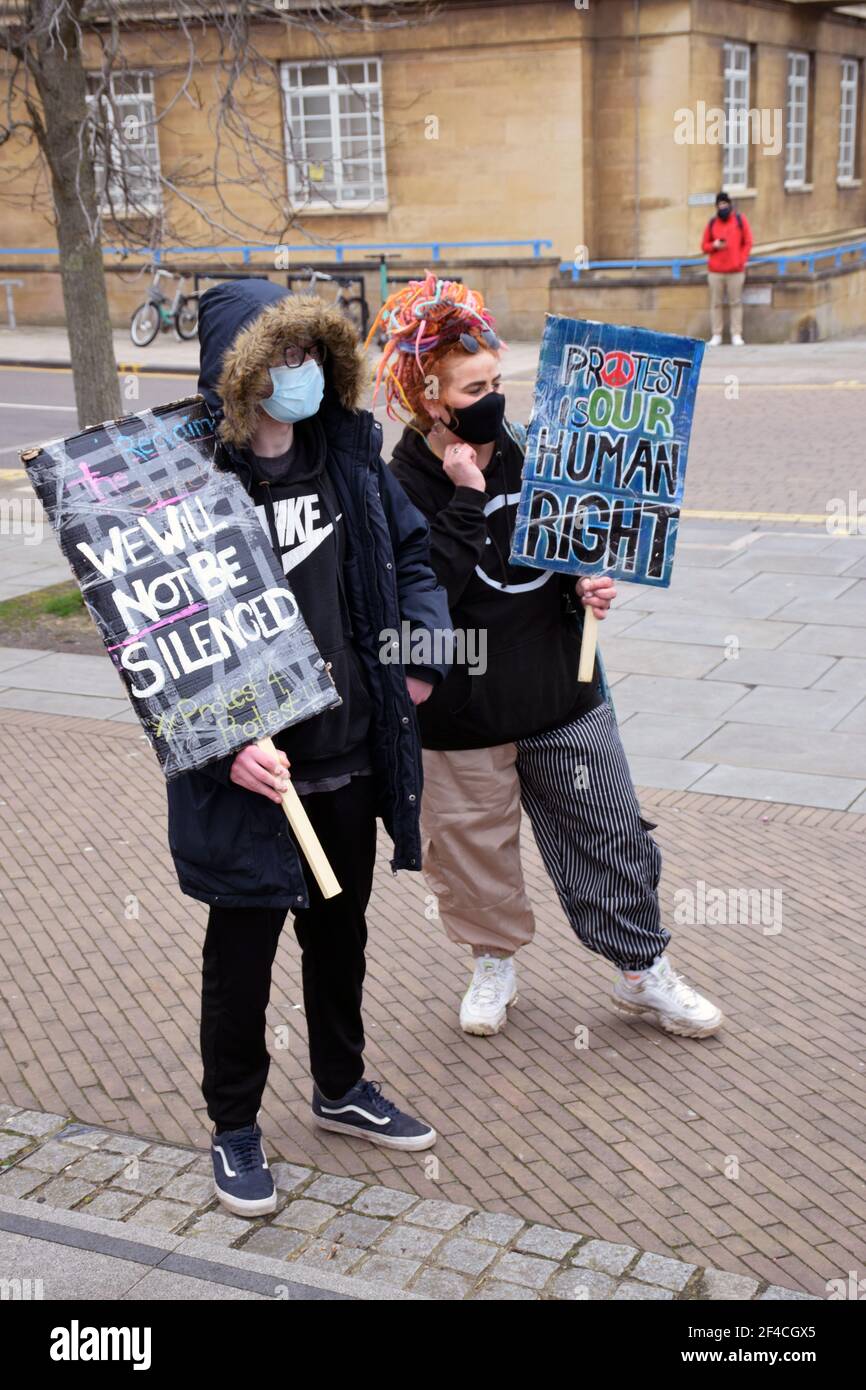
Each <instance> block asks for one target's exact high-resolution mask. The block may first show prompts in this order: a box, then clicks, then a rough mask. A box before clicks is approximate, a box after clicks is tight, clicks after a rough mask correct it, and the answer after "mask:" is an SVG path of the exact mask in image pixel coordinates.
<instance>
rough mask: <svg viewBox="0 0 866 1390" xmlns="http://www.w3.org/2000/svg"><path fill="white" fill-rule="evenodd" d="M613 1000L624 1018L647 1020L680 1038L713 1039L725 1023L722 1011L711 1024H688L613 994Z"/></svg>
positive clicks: (718, 1012)
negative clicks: (714, 1034)
mask: <svg viewBox="0 0 866 1390" xmlns="http://www.w3.org/2000/svg"><path fill="white" fill-rule="evenodd" d="M611 1000H612V1003H613V1006H614V1008H615V1009H616V1011H617V1013H620V1014H622V1016H623V1018H643V1019H646V1021H647V1022H648V1023H654V1024H655V1025H656V1026H657V1027H658V1028H661V1029H662V1031H663V1032H665V1033H673V1034H674V1035H675V1036H676V1037H678V1038H709V1037H712V1035H713V1033H717V1032H718V1031H719V1029H720V1028H721V1026H722V1024H723V1023H724V1021H725V1018H724V1015H723V1014H722V1012H721V1010H718V1011H717V1016H716V1017H715V1018H713V1019H711V1020H710V1022H709V1023H688V1022H687V1021H686V1020H685V1019H679V1018H671V1016H670V1015H669V1014H666V1013H663V1012H662V1010H661V1009H653V1008H649V1007H647V1005H646V1004H631V1003H629V1001H628V1000H627V999H621V998H620V996H619V995H618V994H612V995H611Z"/></svg>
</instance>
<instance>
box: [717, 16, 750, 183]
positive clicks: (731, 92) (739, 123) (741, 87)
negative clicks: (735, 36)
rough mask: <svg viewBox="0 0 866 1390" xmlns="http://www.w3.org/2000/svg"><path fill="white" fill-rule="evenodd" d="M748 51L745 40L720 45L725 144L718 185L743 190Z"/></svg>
mask: <svg viewBox="0 0 866 1390" xmlns="http://www.w3.org/2000/svg"><path fill="white" fill-rule="evenodd" d="M751 56H752V55H751V51H750V49H749V45H748V44H745V43H726V44H725V46H724V79H725V88H724V90H725V145H724V151H723V154H722V187H723V188H724V189H726V190H727V189H737V188H739V189H743V188H746V187H748V183H749V76H750V69H751Z"/></svg>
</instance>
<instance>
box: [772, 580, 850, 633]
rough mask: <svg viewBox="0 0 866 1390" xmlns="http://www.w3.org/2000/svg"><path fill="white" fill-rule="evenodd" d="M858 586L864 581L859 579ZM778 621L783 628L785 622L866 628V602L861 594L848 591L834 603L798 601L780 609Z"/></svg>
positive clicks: (777, 615)
mask: <svg viewBox="0 0 866 1390" xmlns="http://www.w3.org/2000/svg"><path fill="white" fill-rule="evenodd" d="M857 583H858V584H862V583H863V580H862V579H858V580H857ZM775 619H778V625H779V626H780V627H781V626H782V624H783V623H785V622H789V621H790V622H795V623H822V622H830V623H832V624H833V626H834V627H860V628H862V627H866V601H864V599H863V598H862V597H861V595H859V594H855V593H854V592H853V591H852V590H848V592H847V593H844V594H843V595H842V597H841V598H836V599H833V601H832V603H821V602H819V601H818V600H812V599H798V600H797V601H796V602H795V603H789V604H787V605H786V607H784V608H780V609H779V611H778V613H776V614H774V620H775Z"/></svg>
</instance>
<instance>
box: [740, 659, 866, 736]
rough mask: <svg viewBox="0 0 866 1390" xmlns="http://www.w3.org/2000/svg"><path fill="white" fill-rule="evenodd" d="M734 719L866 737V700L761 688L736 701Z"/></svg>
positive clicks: (836, 693) (820, 692) (830, 692)
mask: <svg viewBox="0 0 866 1390" xmlns="http://www.w3.org/2000/svg"><path fill="white" fill-rule="evenodd" d="M777 655H781V653H778V654H777ZM846 715H847V716H849V717H848V718H846ZM858 716H859V717H858ZM731 717H732V719H733V718H735V719H736V722H737V723H738V724H773V725H778V726H780V727H783V728H786V729H802V730H808V729H824V730H830V729H836V730H838V731H839V732H840V733H842V732H850V733H866V699H864V697H863V695H862V694H861V693H860V692H859V691H854V692H848V691H841V690H794V689H791V688H790V687H787V686H779V685H758V686H755V688H754V690H750V691H749V693H748V695H744V696H743V698H742V699H741V700H738V701H737V704H736V709H735V712H734V713H732V715H731ZM852 719H853V720H854V723H853V724H852V723H851V720H852Z"/></svg>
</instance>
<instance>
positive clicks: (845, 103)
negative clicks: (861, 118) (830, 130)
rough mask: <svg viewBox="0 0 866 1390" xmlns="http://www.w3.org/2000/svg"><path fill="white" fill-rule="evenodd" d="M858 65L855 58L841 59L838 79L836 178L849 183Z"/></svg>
mask: <svg viewBox="0 0 866 1390" xmlns="http://www.w3.org/2000/svg"><path fill="white" fill-rule="evenodd" d="M859 86H860V64H859V63H858V61H857V59H856V58H843V59H842V64H841V74H840V78H839V162H838V164H837V165H836V177H837V179H839V180H840V181H850V180H851V179H853V178H854V176H855V169H856V164H855V161H856V158H857V106H858V102H859V96H860V93H859Z"/></svg>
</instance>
